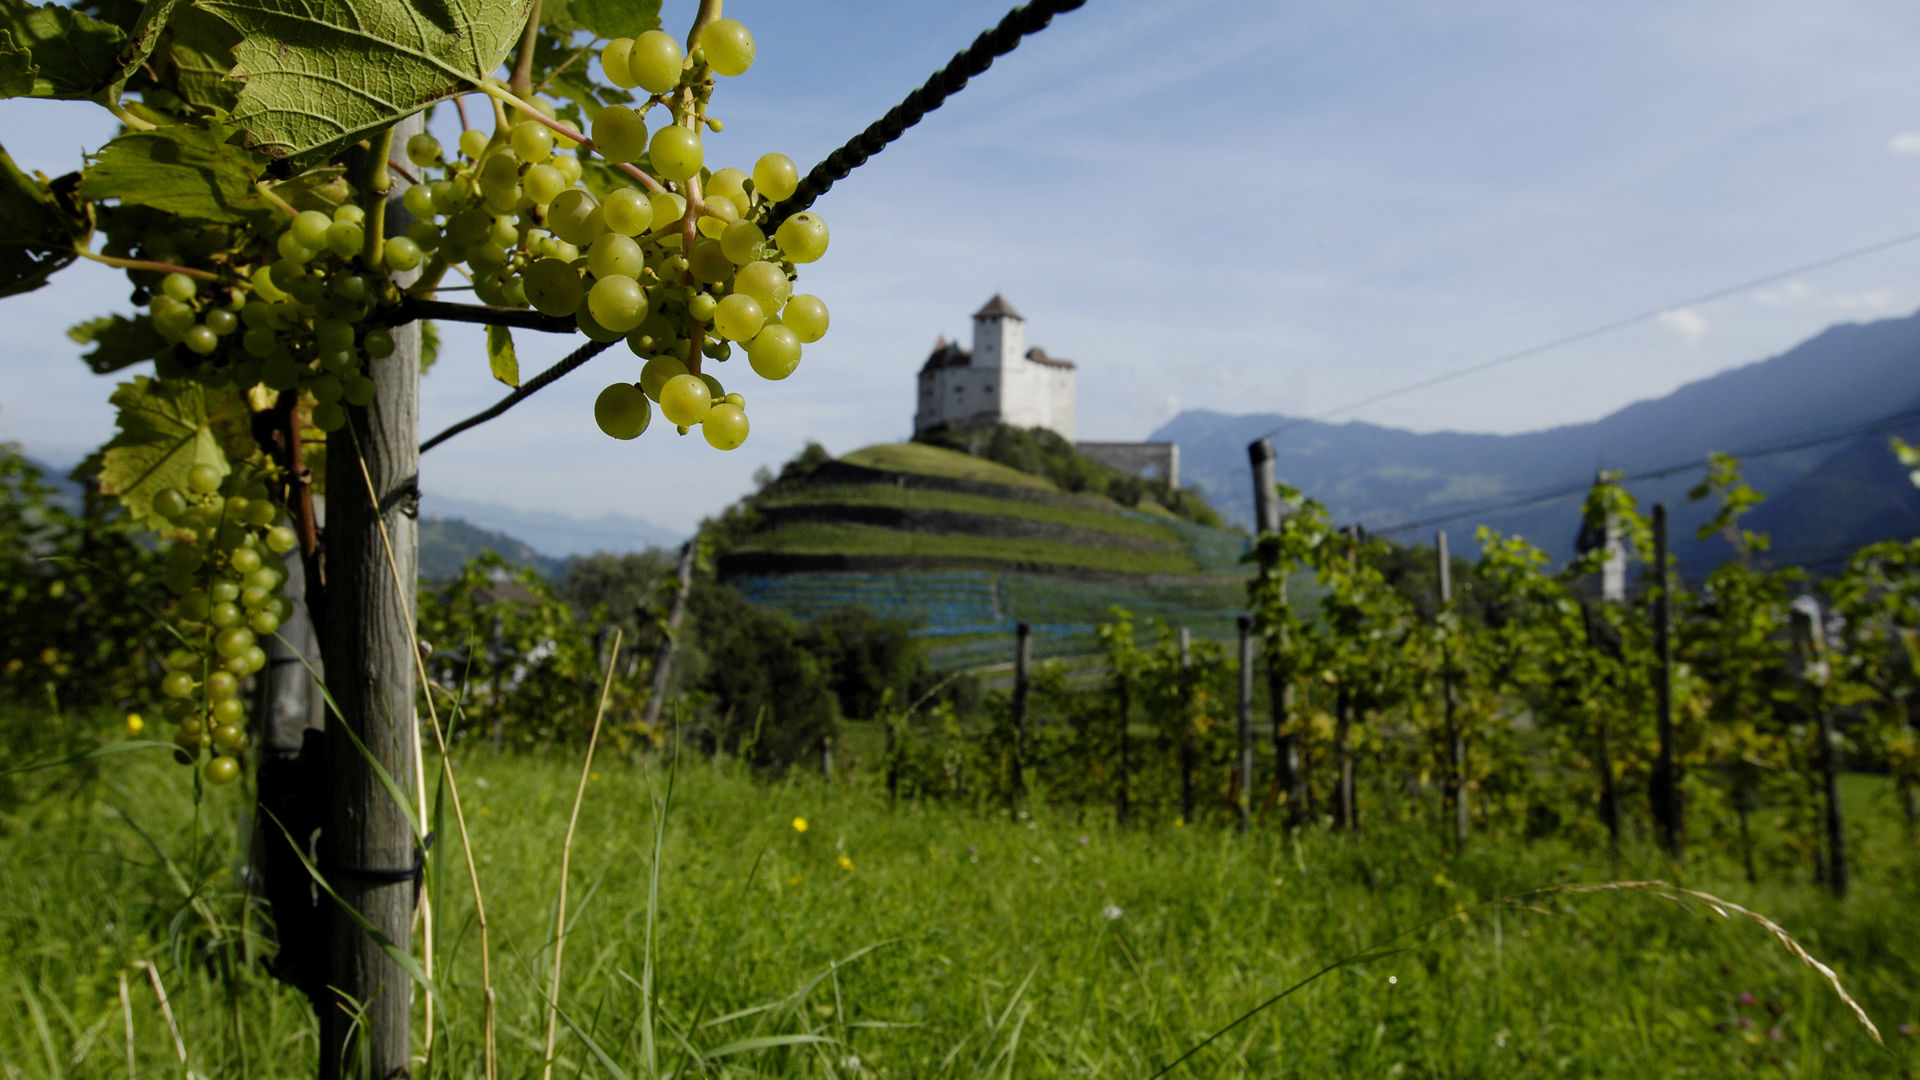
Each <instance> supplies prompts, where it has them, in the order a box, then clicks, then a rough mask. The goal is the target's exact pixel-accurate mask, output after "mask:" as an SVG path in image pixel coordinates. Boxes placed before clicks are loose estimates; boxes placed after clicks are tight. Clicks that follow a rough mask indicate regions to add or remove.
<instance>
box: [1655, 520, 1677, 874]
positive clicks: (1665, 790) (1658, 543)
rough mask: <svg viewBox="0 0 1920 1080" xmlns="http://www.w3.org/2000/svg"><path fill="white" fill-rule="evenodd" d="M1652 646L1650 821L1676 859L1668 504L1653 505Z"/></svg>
mask: <svg viewBox="0 0 1920 1080" xmlns="http://www.w3.org/2000/svg"><path fill="white" fill-rule="evenodd" d="M1653 574H1654V578H1653V582H1654V584H1653V587H1654V596H1653V648H1654V652H1655V654H1656V657H1657V659H1656V663H1657V664H1658V665H1659V671H1657V672H1655V676H1654V691H1655V695H1656V697H1655V709H1656V710H1657V711H1656V713H1655V720H1656V722H1657V723H1658V725H1659V737H1660V754H1659V758H1658V759H1657V760H1656V761H1655V762H1654V767H1653V783H1652V784H1651V785H1650V787H1651V789H1652V790H1651V794H1652V796H1653V820H1654V824H1655V825H1656V826H1657V827H1658V828H1659V830H1660V839H1661V842H1662V844H1663V845H1665V847H1666V849H1667V855H1668V856H1669V857H1670V858H1672V859H1673V860H1674V861H1675V862H1679V861H1680V859H1681V857H1682V854H1683V829H1682V824H1681V817H1680V772H1679V765H1678V763H1677V762H1676V761H1675V760H1674V736H1673V589H1672V580H1673V574H1672V571H1671V570H1670V569H1669V568H1668V566H1667V505H1666V504H1665V503H1655V504H1654V507H1653Z"/></svg>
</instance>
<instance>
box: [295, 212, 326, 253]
mask: <svg viewBox="0 0 1920 1080" xmlns="http://www.w3.org/2000/svg"><path fill="white" fill-rule="evenodd" d="M332 224H333V219H332V218H330V217H328V216H327V215H325V214H323V213H321V212H320V211H318V210H302V211H300V213H298V214H297V215H295V216H294V219H293V225H292V226H290V227H289V228H288V229H287V235H290V236H292V237H293V239H294V242H295V243H297V244H299V245H300V246H301V247H306V248H317V247H319V246H320V245H322V244H324V243H326V242H327V226H329V225H332Z"/></svg>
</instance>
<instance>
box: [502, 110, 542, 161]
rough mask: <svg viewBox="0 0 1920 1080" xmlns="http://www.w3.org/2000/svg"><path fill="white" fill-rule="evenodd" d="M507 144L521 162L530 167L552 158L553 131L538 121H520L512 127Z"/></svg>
mask: <svg viewBox="0 0 1920 1080" xmlns="http://www.w3.org/2000/svg"><path fill="white" fill-rule="evenodd" d="M508 142H509V143H510V144H511V145H512V146H513V152H514V153H516V154H518V155H520V160H521V161H524V162H527V163H529V164H532V165H538V164H540V163H541V162H543V161H545V160H547V159H548V158H550V157H552V156H553V130H552V129H551V128H549V127H547V125H545V124H542V123H541V122H539V121H538V120H522V121H520V122H519V123H517V124H515V125H513V131H512V133H511V135H510V136H509V138H508Z"/></svg>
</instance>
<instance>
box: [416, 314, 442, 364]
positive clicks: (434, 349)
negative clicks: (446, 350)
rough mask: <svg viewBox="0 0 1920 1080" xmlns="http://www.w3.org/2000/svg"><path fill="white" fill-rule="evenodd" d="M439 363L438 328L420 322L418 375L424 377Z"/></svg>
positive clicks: (426, 322)
mask: <svg viewBox="0 0 1920 1080" xmlns="http://www.w3.org/2000/svg"><path fill="white" fill-rule="evenodd" d="M439 362H440V328H439V327H438V326H436V325H434V324H433V323H431V322H429V321H427V320H425V319H422V320H420V374H422V375H425V374H426V373H427V372H428V371H429V370H431V369H432V368H433V365H435V364H437V363H439Z"/></svg>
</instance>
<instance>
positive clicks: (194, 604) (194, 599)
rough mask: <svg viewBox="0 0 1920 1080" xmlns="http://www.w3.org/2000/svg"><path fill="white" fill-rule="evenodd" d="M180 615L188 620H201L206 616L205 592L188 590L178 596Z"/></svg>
mask: <svg viewBox="0 0 1920 1080" xmlns="http://www.w3.org/2000/svg"><path fill="white" fill-rule="evenodd" d="M180 617H181V618H183V619H185V620H187V621H188V622H201V621H204V620H205V619H206V617H207V594H206V593H203V592H199V591H197V590H196V591H194V592H190V593H188V594H187V595H185V596H183V597H181V598H180Z"/></svg>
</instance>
